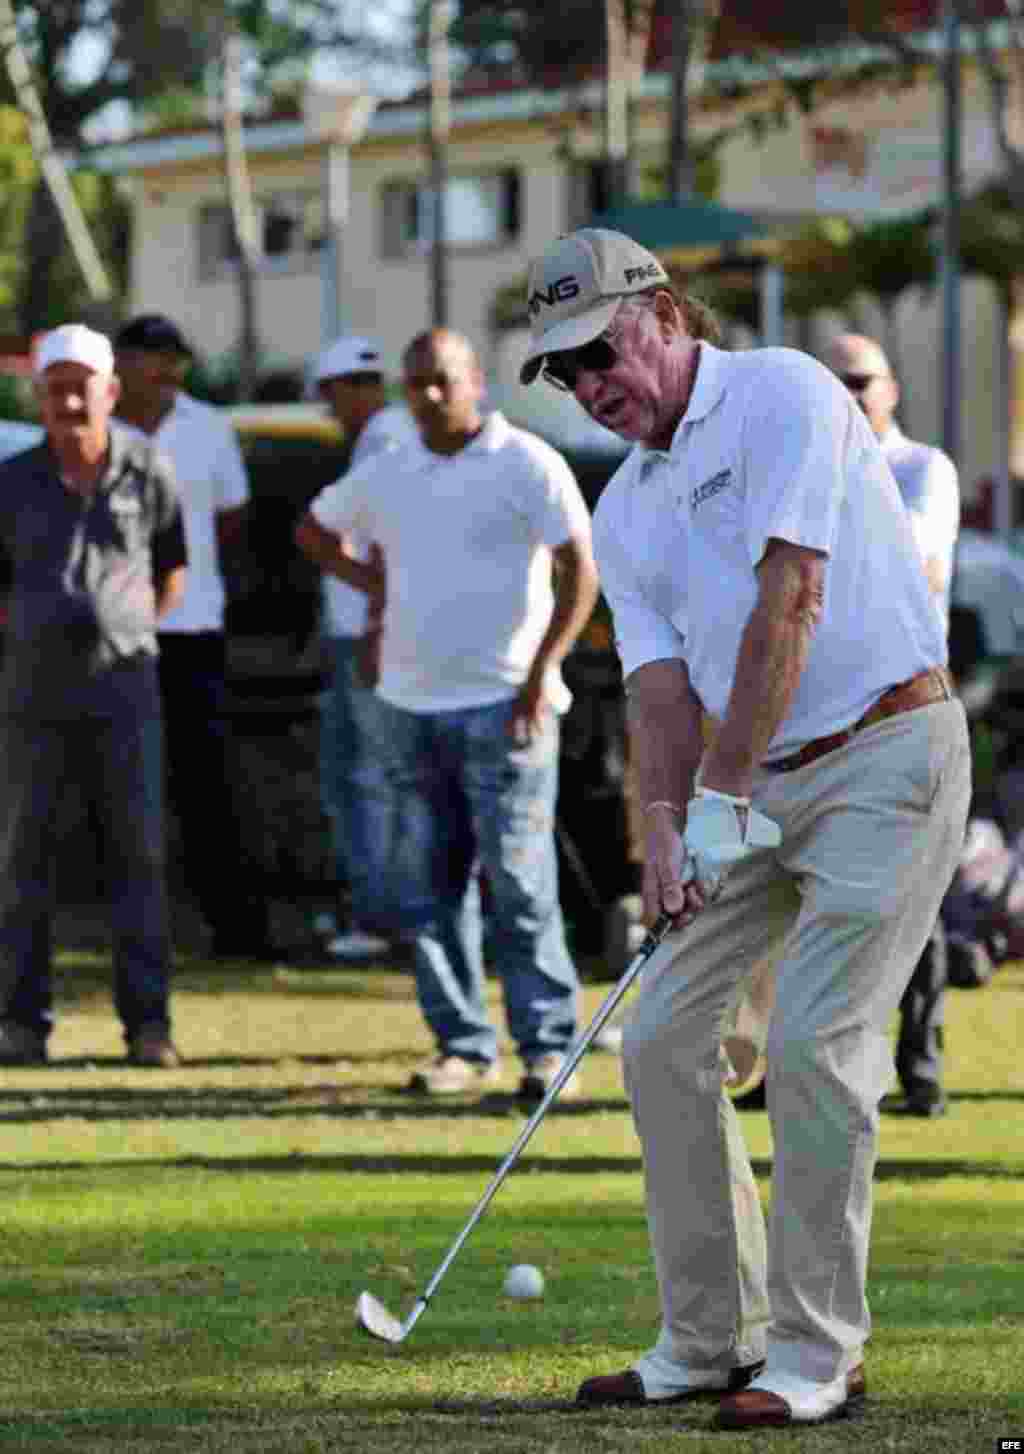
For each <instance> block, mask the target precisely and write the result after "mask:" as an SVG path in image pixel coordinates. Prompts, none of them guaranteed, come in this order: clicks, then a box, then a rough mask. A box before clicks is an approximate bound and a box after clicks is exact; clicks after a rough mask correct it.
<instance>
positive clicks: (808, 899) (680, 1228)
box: [623, 701, 970, 1392]
mask: <svg viewBox="0 0 1024 1454" xmlns="http://www.w3.org/2000/svg"><path fill="white" fill-rule="evenodd" d="M969 798H970V756H969V749H968V741H967V729H966V722H965V718H964V713H963V708H962V707H961V705H960V703H959V702H957V701H950V702H940V703H937V704H935V705H933V706H928V707H923V708H919V709H918V710H916V711H913V712H906V713H903V714H901V715H900V716H898V717H893V718H890V719H888V720H887V721H885V722H882V723H879V724H878V725H877V726H875V727H871V728H869V729H867V730H866V731H864V732H861V733H859V734H858V735H857V736H856V737H854V738H853V739H852V741H850V742H849V743H847V744H846V746H844V747H842V748H840V749H839V750H838V751H836V752H832V753H829V754H828V755H827V756H825V757H823V758H819V759H818V760H817V761H816V762H814V763H811V764H810V765H808V766H807V767H804V768H800V769H798V770H797V771H795V772H790V773H779V774H769V773H762V774H760V775H759V777H758V780H757V783H756V784H755V790H754V801H755V802H756V805H757V807H758V808H759V809H760V810H761V811H762V812H764V813H766V814H767V815H768V816H769V817H770V818H773V819H775V821H776V822H777V823H778V824H779V825H780V827H781V828H782V833H783V839H782V846H781V848H779V849H777V850H774V851H771V852H766V851H762V852H760V853H757V854H754V855H752V856H751V857H750V858H749V859H746V860H745V861H744V862H743V863H741V864H740V865H738V866H737V868H736V869H734V870H733V872H732V873H731V874H730V876H729V878H728V879H727V881H726V884H725V888H724V890H723V892H722V894H721V895H720V897H719V898H718V900H717V901H716V902H715V903H714V904H711V905H709V906H708V907H707V908H706V909H705V910H704V911H703V913H701V914H700V915H699V916H698V918H697V919H696V920H695V921H694V922H693V923H692V924H691V925H690V926H689V927H688V928H686V929H685V930H683V931H681V932H680V933H679V934H674V935H671V936H670V937H669V938H668V939H667V940H666V941H665V942H664V943H663V944H662V945H661V946H660V948H659V949H658V950H657V951H656V952H655V954H654V955H653V956H652V958H651V961H650V963H649V964H648V965H647V967H646V969H645V970H644V973H643V975H642V977H641V987H640V992H639V994H638V996H637V999H636V1002H635V1006H634V1009H633V1013H632V1016H631V1018H630V1020H629V1022H628V1023H627V1025H626V1027H625V1032H624V1042H623V1063H624V1073H625V1079H626V1086H627V1090H628V1092H629V1096H630V1100H631V1103H632V1109H633V1116H634V1121H635V1124H636V1128H637V1132H638V1134H639V1137H640V1140H641V1143H642V1147H643V1160H644V1175H645V1184H646V1203H647V1214H648V1224H649V1230H650V1238H651V1243H652V1249H653V1254H654V1262H655V1270H656V1273H657V1279H658V1286H659V1290H660V1294H661V1304H662V1320H663V1323H662V1331H661V1335H660V1337H659V1339H658V1343H657V1346H656V1348H655V1349H653V1350H652V1351H651V1353H650V1354H648V1355H646V1356H645V1358H644V1359H641V1360H640V1361H639V1362H638V1363H637V1365H636V1366H637V1368H638V1370H639V1371H640V1372H641V1375H642V1376H645V1383H647V1378H648V1376H649V1378H650V1384H649V1386H648V1391H649V1392H654V1391H655V1390H656V1389H657V1388H663V1387H667V1386H668V1385H669V1384H670V1383H671V1365H672V1364H673V1363H683V1364H687V1365H689V1366H691V1367H699V1368H711V1367H723V1368H727V1367H730V1366H732V1365H733V1364H744V1363H749V1362H752V1361H754V1360H755V1359H757V1358H760V1357H763V1356H765V1353H766V1352H767V1356H768V1359H769V1366H770V1368H772V1369H786V1370H788V1371H791V1372H793V1373H797V1374H800V1375H802V1376H804V1377H807V1378H812V1379H817V1380H820V1381H823V1382H826V1381H831V1380H832V1379H834V1378H837V1377H839V1376H840V1375H841V1374H842V1373H844V1372H846V1371H848V1370H849V1369H850V1368H852V1367H855V1366H856V1364H857V1363H858V1362H859V1361H860V1359H861V1356H862V1350H863V1344H864V1341H865V1339H866V1338H867V1337H868V1334H869V1331H870V1317H869V1313H868V1308H867V1302H866V1297H865V1280H866V1266H867V1254H868V1241H869V1232H870V1224H871V1182H872V1176H873V1172H874V1164H875V1157H876V1143H877V1135H878V1104H879V1101H880V1100H881V1098H882V1096H883V1095H884V1094H885V1092H886V1090H887V1089H888V1086H889V1084H890V1081H891V1079H892V1074H893V1063H892V1055H891V1052H890V1049H889V1041H888V1033H887V1031H888V1025H889V1021H890V1018H891V1016H892V1015H893V1013H894V1012H895V1010H896V1008H897V1006H898V1004H899V1001H900V996H901V995H902V993H903V990H904V988H905V986H906V984H907V982H908V980H909V978H910V975H911V972H912V971H913V968H914V965H915V964H916V962H917V959H918V957H919V955H920V954H921V951H922V949H923V948H924V944H925V942H926V940H927V938H928V936H929V934H930V933H931V930H932V926H933V924H934V922H935V916H936V914H937V913H938V908H939V903H940V901H941V899H942V896H943V894H944V892H945V890H946V888H947V886H948V884H949V882H950V879H951V878H952V875H953V871H954V868H955V866H956V862H957V859H958V856H959V853H960V849H961V845H962V843H963V837H964V830H965V826H966V821H967V811H968V803H969ZM769 953H774V954H776V955H777V959H776V1000H775V1005H774V1009H773V1012H772V1018H771V1023H770V1026H769V1031H768V1038H767V1048H766V1053H767V1064H768V1068H767V1092H768V1107H769V1113H770V1118H771V1127H772V1136H773V1142H774V1163H773V1177H772V1199H771V1213H770V1218H769V1224H768V1235H767V1246H766V1238H765V1226H764V1219H763V1215H762V1212H761V1206H760V1202H759V1199H758V1194H757V1188H756V1185H755V1182H754V1178H753V1175H752V1172H751V1168H750V1162H749V1159H748V1157H747V1152H746V1148H745V1146H744V1144H743V1139H742V1136H741V1134H740V1130H739V1121H738V1117H737V1115H736V1112H735V1111H734V1110H733V1108H732V1105H731V1103H730V1102H729V1099H728V1097H727V1096H726V1095H725V1093H724V1090H723V1085H722V1079H723V1073H722V1061H721V1058H720V1045H721V1042H722V1038H723V1035H724V1034H726V1033H728V1030H729V1028H730V1027H731V1025H732V1022H733V1017H734V1013H735V1008H736V1004H737V1001H738V1000H739V997H740V995H741V993H742V991H743V988H744V982H745V978H746V976H747V974H748V973H749V972H750V971H751V969H752V968H753V967H754V966H755V964H756V963H757V962H758V961H759V960H760V959H762V958H763V957H764V956H765V955H766V954H769ZM666 1376H667V1378H668V1384H666Z"/></svg>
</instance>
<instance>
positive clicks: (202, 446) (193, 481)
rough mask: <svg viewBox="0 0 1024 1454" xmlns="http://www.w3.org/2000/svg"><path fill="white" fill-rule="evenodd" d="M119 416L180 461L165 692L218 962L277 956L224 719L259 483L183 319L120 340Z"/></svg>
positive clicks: (200, 899)
mask: <svg viewBox="0 0 1024 1454" xmlns="http://www.w3.org/2000/svg"><path fill="white" fill-rule="evenodd" d="M114 349H115V353H116V356H117V372H118V375H119V376H120V379H121V386H122V392H121V398H120V401H119V403H118V406H117V414H118V418H119V419H121V420H122V421H123V422H124V423H126V424H130V425H132V426H133V427H134V428H136V429H138V430H140V431H141V432H142V433H143V434H145V435H146V436H147V437H148V438H150V439H151V440H152V441H153V443H154V444H156V445H157V446H159V448H160V449H162V450H163V451H164V453H165V454H167V455H169V456H170V459H171V461H172V462H173V464H174V469H175V474H176V476H177V479H178V485H179V489H180V492H181V503H182V512H183V515H184V520H185V536H186V539H187V541H188V551H189V573H188V583H187V586H186V589H185V596H184V599H183V600H182V602H181V604H180V605H179V606H178V607H177V608H176V609H175V610H174V611H171V612H169V613H168V614H167V616H166V617H164V618H163V620H162V621H161V622H160V633H159V643H160V658H159V673H160V693H161V697H162V700H163V710H164V726H165V732H166V740H167V749H166V751H167V770H168V795H169V799H170V802H171V804H172V806H173V808H174V811H175V814H176V816H177V819H178V823H179V826H180V829H181V843H182V868H183V874H184V878H185V882H186V885H187V887H188V890H189V892H190V894H191V895H192V897H193V898H194V900H195V902H196V904H197V906H198V908H199V910H200V912H201V913H202V915H203V918H204V919H205V920H206V923H207V925H208V926H209V928H210V930H211V933H212V939H211V945H210V950H211V953H212V954H213V955H214V956H216V957H217V958H225V959H228V958H245V959H255V960H261V961H267V960H269V961H274V960H277V959H280V958H281V954H280V951H279V950H278V949H277V948H275V946H274V945H273V943H272V942H271V938H270V923H269V906H268V904H267V900H266V897H265V896H264V895H263V894H262V893H259V892H256V891H254V887H253V870H252V868H251V865H250V860H249V855H248V854H247V853H246V851H245V845H244V843H243V840H242V834H241V831H240V822H239V816H238V811H237V805H236V799H235V790H234V787H233V769H232V764H231V760H230V739H229V732H228V724H227V722H226V720H225V717H224V694H225V642H224V606H225V591H224V580H223V576H222V574H221V567H220V552H221V551H222V550H224V549H225V548H226V547H228V546H230V544H231V542H232V541H233V540H234V539H236V538H237V536H238V534H239V532H240V531H241V529H242V527H243V520H244V514H245V507H246V504H247V502H248V499H249V485H248V479H247V476H246V470H245V463H244V461H243V459H242V454H241V450H240V449H239V446H238V440H237V438H236V436H235V432H234V430H233V429H232V428H231V426H230V424H229V423H228V422H227V420H225V419H224V418H223V417H222V416H221V414H219V413H218V411H217V410H216V409H214V408H212V407H211V406H210V405H209V404H204V403H202V402H201V401H200V400H198V399H194V398H192V397H191V395H189V394H187V393H186V392H185V391H184V389H183V388H182V384H183V382H184V379H185V375H186V373H187V372H188V368H189V364H190V361H191V358H192V353H191V350H190V348H189V346H188V344H187V343H186V341H185V339H184V337H183V336H182V334H181V332H180V330H179V329H178V328H177V326H176V325H175V324H174V323H172V322H171V320H170V319H168V318H164V317H162V316H161V315H160V314H157V313H144V314H140V315H139V316H138V317H136V318H132V319H131V320H130V321H129V322H128V323H125V324H124V325H123V326H122V328H121V329H120V330H119V331H118V333H117V334H116V335H115V338H114Z"/></svg>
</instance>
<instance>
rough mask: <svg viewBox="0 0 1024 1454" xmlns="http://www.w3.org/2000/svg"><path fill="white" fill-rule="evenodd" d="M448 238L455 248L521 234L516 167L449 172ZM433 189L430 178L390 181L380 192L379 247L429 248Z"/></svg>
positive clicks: (387, 250)
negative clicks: (459, 173)
mask: <svg viewBox="0 0 1024 1454" xmlns="http://www.w3.org/2000/svg"><path fill="white" fill-rule="evenodd" d="M444 225H445V240H446V241H447V243H448V245H449V247H454V248H467V249H468V248H488V247H503V246H504V245H505V244H506V243H508V242H511V241H513V240H514V239H515V238H516V237H518V235H519V228H520V184H519V173H518V172H517V171H515V170H514V169H513V168H507V169H506V170H504V171H500V172H486V173H483V174H481V175H478V176H451V177H449V178H448V182H447V186H446V188H445V216H444ZM434 231H435V226H434V194H433V189H432V188H431V186H430V183H429V182H428V181H425V180H424V181H408V182H389V183H387V185H386V186H385V187H384V188H383V190H382V192H381V253H382V254H383V256H384V257H394V258H398V257H408V256H410V255H415V254H420V253H425V252H427V251H429V249H430V246H431V244H432V242H433V237H434Z"/></svg>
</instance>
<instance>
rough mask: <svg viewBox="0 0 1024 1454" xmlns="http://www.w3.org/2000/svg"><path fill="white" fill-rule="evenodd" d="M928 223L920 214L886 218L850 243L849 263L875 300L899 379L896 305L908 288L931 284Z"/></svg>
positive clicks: (932, 268) (932, 259)
mask: <svg viewBox="0 0 1024 1454" xmlns="http://www.w3.org/2000/svg"><path fill="white" fill-rule="evenodd" d="M931 230H932V220H931V218H930V217H929V216H927V215H926V214H924V213H921V214H918V215H916V216H913V217H897V218H886V219H883V220H882V221H880V222H872V223H869V224H868V225H867V226H866V227H860V228H858V229H857V230H856V232H855V233H854V235H853V239H852V242H851V261H852V266H853V269H854V272H855V273H856V276H857V280H858V283H859V285H860V288H861V290H862V291H863V292H865V293H872V294H874V296H875V297H876V298H877V299H878V303H879V307H880V308H881V310H882V318H883V325H884V334H885V338H884V347H885V351H886V353H887V354H888V356H889V362H890V363H891V365H892V368H893V372H894V373H895V375H896V377H897V378H899V377H900V376H901V373H902V369H901V367H900V355H901V349H900V343H899V338H898V331H897V328H896V304H897V303H898V302H899V300H900V298H901V297H902V295H903V294H904V293H905V292H906V290H907V289H908V288H914V287H918V288H927V287H930V286H931V285H932V284H933V283H934V281H935V273H936V257H935V247H934V244H933V241H932V235H931Z"/></svg>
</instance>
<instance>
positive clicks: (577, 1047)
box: [403, 914, 672, 1336]
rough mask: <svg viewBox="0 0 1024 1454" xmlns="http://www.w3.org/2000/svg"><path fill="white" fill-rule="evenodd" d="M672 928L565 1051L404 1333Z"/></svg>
mask: <svg viewBox="0 0 1024 1454" xmlns="http://www.w3.org/2000/svg"><path fill="white" fill-rule="evenodd" d="M671 927H672V920H671V918H670V916H669V915H668V914H662V915H660V916H659V918H658V919H657V921H656V922H655V923H654V924H653V925H652V926H651V928H650V929H649V931H648V933H647V937H646V939H645V940H644V942H643V943H642V944H641V946H640V948H639V949H638V950H637V953H636V955H635V957H634V958H633V959H632V960H631V961H630V964H629V966H628V967H627V969H626V971H625V973H624V974H623V976H622V978H621V979H620V980H619V982H618V983H617V984H616V986H615V988H614V989H613V990H612V991H611V993H610V994H609V995H608V997H607V999H605V1000H604V1002H603V1003H602V1005H601V1007H600V1009H599V1010H598V1011H597V1013H596V1014H595V1015H594V1018H593V1019H592V1020H591V1022H590V1024H589V1025H588V1026H587V1028H586V1029H585V1030H584V1031H583V1032H582V1033H581V1034H580V1035H578V1036H577V1037H576V1039H575V1040H574V1041H573V1043H572V1045H571V1046H570V1047H569V1049H568V1050H567V1051H566V1055H565V1061H564V1063H563V1065H562V1068H561V1069H560V1070H559V1072H558V1074H557V1075H556V1076H555V1078H554V1080H553V1081H552V1082H551V1084H550V1086H549V1087H548V1089H547V1090H546V1091H545V1093H544V1097H543V1099H542V1100H541V1102H540V1104H539V1105H538V1106H537V1109H536V1110H535V1111H534V1113H533V1115H532V1116H531V1117H530V1119H529V1120H528V1121H527V1123H526V1125H525V1126H524V1127H523V1129H522V1130H521V1131H520V1133H519V1135H518V1136H517V1137H516V1140H515V1144H514V1145H513V1147H512V1149H511V1151H509V1153H508V1155H507V1156H506V1157H505V1159H504V1161H503V1162H502V1163H501V1165H500V1166H499V1167H498V1169H497V1171H496V1172H495V1173H494V1176H493V1177H492V1178H491V1181H490V1184H489V1186H488V1187H487V1190H486V1191H485V1192H484V1194H483V1196H482V1197H481V1198H480V1200H479V1201H478V1202H477V1204H476V1206H475V1207H474V1209H473V1212H472V1214H471V1216H470V1218H469V1221H468V1222H467V1223H466V1225H465V1226H464V1227H463V1229H462V1231H461V1232H460V1233H459V1235H458V1236H457V1237H456V1239H455V1241H454V1242H453V1243H452V1245H451V1247H449V1249H448V1252H447V1254H446V1256H445V1259H444V1261H443V1262H442V1263H441V1265H440V1267H439V1268H438V1269H437V1271H436V1272H435V1273H434V1275H433V1277H432V1278H431V1279H430V1281H429V1282H428V1283H427V1285H426V1287H425V1288H424V1290H423V1295H422V1297H421V1298H420V1300H419V1302H418V1303H417V1304H416V1306H415V1307H414V1308H413V1310H412V1313H411V1314H410V1316H409V1318H408V1319H407V1321H406V1325H405V1327H404V1329H403V1336H404V1335H405V1333H406V1332H408V1330H409V1329H410V1328H411V1327H412V1325H413V1323H415V1322H416V1320H417V1318H418V1317H419V1316H420V1314H421V1313H422V1312H423V1311H424V1310H425V1308H426V1306H427V1303H428V1302H429V1301H430V1299H431V1298H432V1297H433V1295H434V1292H435V1290H436V1288H437V1286H438V1284H439V1283H440V1281H441V1279H442V1278H443V1277H444V1275H445V1273H446V1272H447V1271H448V1269H449V1267H450V1266H451V1265H452V1263H453V1262H454V1261H455V1258H456V1257H457V1256H458V1254H459V1252H460V1251H461V1249H462V1246H463V1244H464V1243H465V1241H466V1239H467V1237H468V1236H469V1234H470V1233H471V1232H472V1230H473V1228H474V1227H475V1226H476V1224H477V1222H479V1220H480V1218H481V1217H482V1216H483V1214H484V1212H486V1210H487V1208H488V1207H489V1206H490V1204H491V1201H492V1200H493V1198H494V1195H495V1193H496V1192H497V1190H498V1188H499V1187H500V1186H501V1184H502V1182H503V1181H504V1180H505V1178H506V1176H508V1174H509V1172H510V1171H511V1169H512V1167H513V1166H514V1164H515V1162H516V1160H517V1159H518V1157H519V1154H520V1152H521V1151H522V1150H523V1148H524V1146H525V1145H526V1144H527V1142H528V1141H529V1140H530V1138H531V1137H532V1135H533V1133H534V1132H535V1131H536V1129H537V1127H538V1126H539V1125H540V1123H541V1121H543V1119H544V1117H545V1116H546V1115H547V1113H548V1110H549V1109H550V1107H551V1104H552V1102H553V1101H554V1100H555V1099H556V1098H557V1096H558V1094H559V1092H560V1091H561V1089H562V1087H563V1086H564V1085H565V1083H566V1081H567V1080H568V1079H569V1077H570V1076H571V1075H572V1073H573V1071H574V1070H575V1069H576V1067H577V1065H579V1063H580V1061H581V1060H582V1058H583V1056H584V1055H585V1054H586V1053H587V1050H588V1049H589V1048H590V1045H591V1043H592V1041H593V1039H594V1036H595V1035H596V1034H597V1033H598V1031H599V1030H600V1029H601V1027H602V1026H603V1025H604V1023H605V1022H606V1020H607V1019H608V1017H609V1016H610V1015H611V1014H613V1012H614V1011H615V1009H616V1007H617V1006H618V1005H619V1003H620V1002H621V1000H622V998H623V996H624V995H625V994H626V992H627V990H628V989H629V988H630V986H631V985H632V983H633V981H634V980H635V979H636V977H637V976H638V975H639V973H640V971H641V970H642V969H643V967H644V965H645V964H646V963H647V961H648V960H649V959H650V957H651V955H652V954H653V953H654V951H655V950H656V949H657V947H658V945H659V944H660V943H661V941H662V940H663V939H664V938H665V936H666V934H667V933H668V931H669V930H670V929H671Z"/></svg>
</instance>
